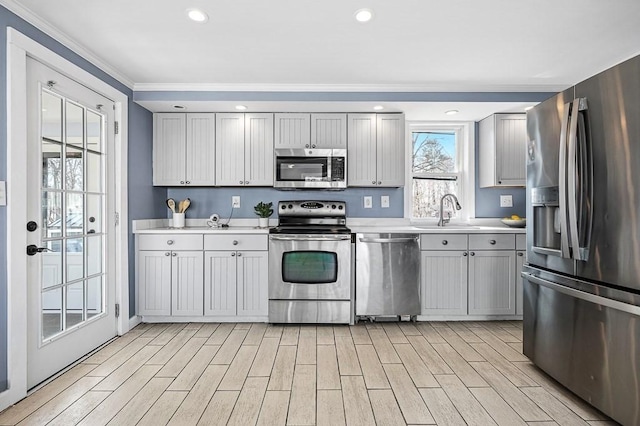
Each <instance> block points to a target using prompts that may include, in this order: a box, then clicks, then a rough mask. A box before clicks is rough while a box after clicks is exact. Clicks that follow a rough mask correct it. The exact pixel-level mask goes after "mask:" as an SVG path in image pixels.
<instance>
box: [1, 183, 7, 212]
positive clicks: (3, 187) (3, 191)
mask: <svg viewBox="0 0 640 426" xmlns="http://www.w3.org/2000/svg"><path fill="white" fill-rule="evenodd" d="M6 205H7V182H5V181H3V180H0V206H6Z"/></svg>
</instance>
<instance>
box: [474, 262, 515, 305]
mask: <svg viewBox="0 0 640 426" xmlns="http://www.w3.org/2000/svg"><path fill="white" fill-rule="evenodd" d="M515 266H516V252H515V251H513V250H495V251H493V250H492V251H489V250H478V251H470V252H469V314H470V315H514V314H515V313H516V306H515V301H516V297H515V289H516V275H515Z"/></svg>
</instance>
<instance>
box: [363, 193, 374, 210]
mask: <svg viewBox="0 0 640 426" xmlns="http://www.w3.org/2000/svg"><path fill="white" fill-rule="evenodd" d="M371 207H373V197H371V196H370V195H367V196H366V197H364V208H365V209H370V208H371Z"/></svg>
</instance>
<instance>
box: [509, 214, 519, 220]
mask: <svg viewBox="0 0 640 426" xmlns="http://www.w3.org/2000/svg"><path fill="white" fill-rule="evenodd" d="M511 219H512V220H520V216H518V215H517V214H512V215H511Z"/></svg>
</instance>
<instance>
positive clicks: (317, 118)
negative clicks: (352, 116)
mask: <svg viewBox="0 0 640 426" xmlns="http://www.w3.org/2000/svg"><path fill="white" fill-rule="evenodd" d="M311 148H342V149H346V148H347V114H311Z"/></svg>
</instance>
